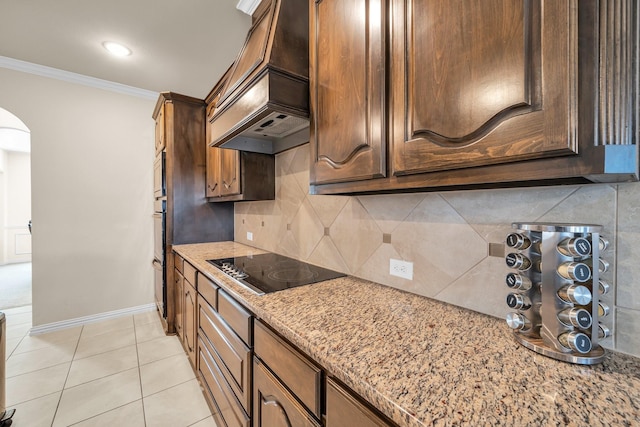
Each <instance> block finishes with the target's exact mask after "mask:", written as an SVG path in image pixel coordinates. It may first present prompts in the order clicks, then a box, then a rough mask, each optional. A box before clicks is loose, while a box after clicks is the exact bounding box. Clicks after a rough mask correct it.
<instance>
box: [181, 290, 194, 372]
mask: <svg viewBox="0 0 640 427" xmlns="http://www.w3.org/2000/svg"><path fill="white" fill-rule="evenodd" d="M183 310H184V317H183V324H182V329H183V331H184V335H183V340H182V344H183V345H184V349H185V351H186V352H187V355H188V356H189V360H190V361H191V365H192V366H193V367H194V368H195V366H196V290H195V288H194V287H193V286H191V283H189V282H188V281H186V280H185V282H184V288H183Z"/></svg>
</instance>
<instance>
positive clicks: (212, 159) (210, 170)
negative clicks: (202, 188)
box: [206, 147, 221, 197]
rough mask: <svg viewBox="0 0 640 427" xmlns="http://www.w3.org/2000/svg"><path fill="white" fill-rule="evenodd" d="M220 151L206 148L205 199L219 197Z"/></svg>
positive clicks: (214, 148)
mask: <svg viewBox="0 0 640 427" xmlns="http://www.w3.org/2000/svg"><path fill="white" fill-rule="evenodd" d="M220 150H221V149H220V148H216V147H207V191H206V195H207V197H220V188H221V185H220Z"/></svg>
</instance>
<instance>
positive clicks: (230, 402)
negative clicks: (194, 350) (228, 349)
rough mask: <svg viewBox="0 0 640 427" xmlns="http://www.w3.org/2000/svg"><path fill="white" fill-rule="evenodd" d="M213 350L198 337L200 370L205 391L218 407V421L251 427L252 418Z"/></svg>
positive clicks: (239, 426) (231, 425)
mask: <svg viewBox="0 0 640 427" xmlns="http://www.w3.org/2000/svg"><path fill="white" fill-rule="evenodd" d="M212 352H213V350H212V349H210V348H209V346H208V345H207V344H205V342H204V341H203V340H201V339H198V366H199V370H198V371H199V373H200V378H201V380H202V382H203V385H204V388H205V392H206V394H207V395H208V396H209V399H210V400H211V401H212V402H213V406H215V407H216V410H214V411H213V412H214V417H215V418H216V422H217V424H218V425H219V426H227V427H249V422H250V419H249V417H248V416H247V414H246V413H245V412H244V411H243V410H242V407H241V406H240V404H239V403H238V402H237V400H236V399H235V397H234V395H233V391H232V390H231V389H230V388H229V385H228V384H227V382H226V381H225V380H224V377H223V376H222V372H220V368H219V367H218V365H217V364H216V362H215V360H214V359H213V355H212ZM220 418H222V419H220Z"/></svg>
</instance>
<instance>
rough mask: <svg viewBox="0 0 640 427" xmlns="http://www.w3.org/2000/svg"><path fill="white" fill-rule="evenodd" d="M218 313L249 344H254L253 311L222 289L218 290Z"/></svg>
mask: <svg viewBox="0 0 640 427" xmlns="http://www.w3.org/2000/svg"><path fill="white" fill-rule="evenodd" d="M218 313H220V315H221V316H222V317H223V318H224V320H225V321H226V322H227V323H228V324H229V326H231V328H232V329H233V330H234V332H235V333H236V334H238V336H239V337H240V338H242V340H243V341H244V342H245V343H246V344H247V345H248V346H251V345H252V344H253V340H252V339H251V338H252V335H253V334H252V333H251V330H252V324H253V322H252V321H251V312H249V311H248V310H247V309H246V308H244V307H243V306H241V305H240V304H238V302H236V300H234V299H233V298H232V297H230V296H229V295H228V294H227V293H226V292H224V291H223V290H222V289H220V290H219V291H218Z"/></svg>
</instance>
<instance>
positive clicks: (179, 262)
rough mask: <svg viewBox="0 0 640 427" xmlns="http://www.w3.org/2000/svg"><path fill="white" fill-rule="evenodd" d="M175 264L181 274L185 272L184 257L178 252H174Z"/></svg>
mask: <svg viewBox="0 0 640 427" xmlns="http://www.w3.org/2000/svg"><path fill="white" fill-rule="evenodd" d="M173 264H174V267H175V268H176V270H178V271H179V272H180V273H181V274H182V273H184V259H182V257H181V256H180V255H178V254H173Z"/></svg>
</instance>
